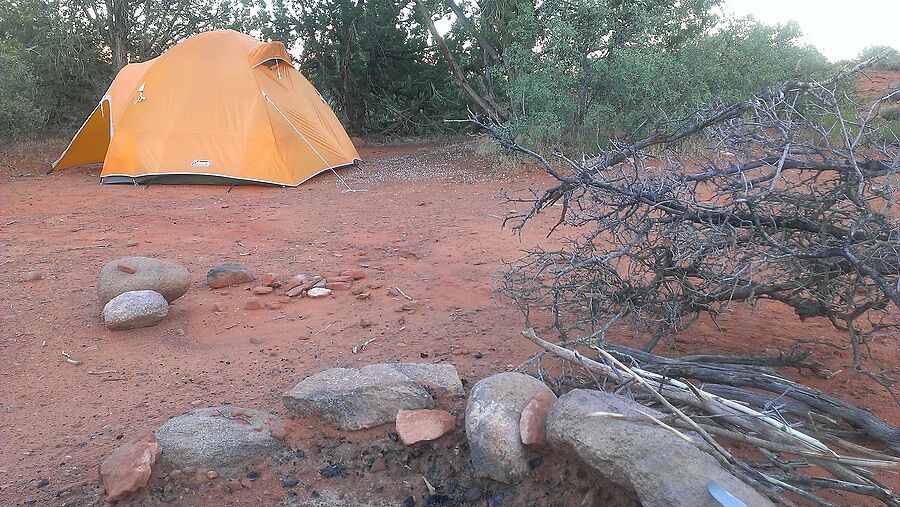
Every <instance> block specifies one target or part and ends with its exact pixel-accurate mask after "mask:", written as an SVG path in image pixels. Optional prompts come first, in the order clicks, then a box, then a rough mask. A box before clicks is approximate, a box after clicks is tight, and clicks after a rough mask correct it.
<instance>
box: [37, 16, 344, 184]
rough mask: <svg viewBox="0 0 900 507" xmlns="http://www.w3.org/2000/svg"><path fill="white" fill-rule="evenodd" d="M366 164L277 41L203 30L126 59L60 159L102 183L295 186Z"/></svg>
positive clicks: (57, 164)
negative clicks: (141, 58) (138, 58)
mask: <svg viewBox="0 0 900 507" xmlns="http://www.w3.org/2000/svg"><path fill="white" fill-rule="evenodd" d="M357 160H359V153H357V151H356V148H355V147H354V146H353V143H352V142H351V141H350V138H349V137H348V136H347V133H346V132H345V131H344V128H343V127H342V126H341V124H340V122H339V121H338V119H337V117H336V116H335V115H334V112H332V110H331V108H330V107H328V104H326V103H325V101H324V100H323V99H322V97H321V96H320V95H319V93H318V92H317V91H316V89H315V88H314V87H313V85H312V84H310V82H309V81H307V80H306V78H304V77H303V75H302V74H300V72H298V71H297V70H296V69H295V68H294V67H293V66H292V65H291V56H290V54H288V52H287V50H286V49H285V47H284V45H283V44H282V43H280V42H270V43H263V42H259V41H257V40H256V39H254V38H252V37H250V36H247V35H244V34H241V33H238V32H235V31H232V30H223V31H214V32H205V33H201V34H199V35H195V36H193V37H190V38H188V39H186V40H184V41H183V42H181V43H179V44H177V45H175V46H174V47H172V48H171V49H169V50H168V51H166V52H165V53H163V54H162V55H161V56H159V57H157V58H154V59H152V60H149V61H147V62H143V63H134V64H130V65H126V66H125V67H124V68H123V69H122V70H121V71H119V74H118V75H117V76H116V78H115V80H114V81H113V83H112V85H111V86H110V87H109V90H108V91H107V92H106V94H105V95H104V96H103V99H102V100H101V101H100V103H99V104H98V105H97V107H96V109H94V111H93V113H91V115H90V116H89V117H88V119H87V120H86V121H85V122H84V125H82V126H81V129H79V130H78V133H76V134H75V138H74V139H72V142H71V143H69V146H68V147H67V148H66V151H65V152H63V154H62V155H61V156H60V158H59V160H57V161H56V162H55V163H54V164H53V168H54V169H66V168H70V167H75V166H79V165H84V164H98V163H102V164H103V169H102V171H101V172H100V178H101V180H100V181H101V182H102V183H148V182H154V183H210V184H241V183H258V184H271V185H284V186H297V185H299V184H300V183H303V182H304V181H306V180H308V179H309V178H312V177H313V176H315V175H316V174H319V173H320V172H322V171H326V170H329V169H334V168H336V167H340V166H344V165H349V164H352V163H354V162H356V161H357Z"/></svg>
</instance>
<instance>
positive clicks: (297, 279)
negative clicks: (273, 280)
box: [282, 273, 310, 290]
mask: <svg viewBox="0 0 900 507" xmlns="http://www.w3.org/2000/svg"><path fill="white" fill-rule="evenodd" d="M309 281H310V278H309V275H307V274H305V273H299V274H296V275H294V276H292V277H290V278H288V279H287V281H286V282H284V285H283V286H282V287H283V288H284V289H287V290H291V289H293V288H294V287H298V286H300V285H303V284H305V283H308V282H309Z"/></svg>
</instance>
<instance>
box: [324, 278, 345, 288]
mask: <svg viewBox="0 0 900 507" xmlns="http://www.w3.org/2000/svg"><path fill="white" fill-rule="evenodd" d="M350 287H351V284H350V282H332V281H331V280H328V283H327V284H325V288H326V289H331V290H350Z"/></svg>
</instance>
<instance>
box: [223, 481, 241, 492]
mask: <svg viewBox="0 0 900 507" xmlns="http://www.w3.org/2000/svg"><path fill="white" fill-rule="evenodd" d="M225 486H226V487H227V488H228V490H229V491H237V490H239V489H241V482H240V481H239V480H237V479H228V482H226V483H225Z"/></svg>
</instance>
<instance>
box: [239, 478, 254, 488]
mask: <svg viewBox="0 0 900 507" xmlns="http://www.w3.org/2000/svg"><path fill="white" fill-rule="evenodd" d="M241 486H243V487H245V488H247V489H250V488H252V487H253V483H252V482H251V481H250V479H248V478H246V477H244V478H243V479H241Z"/></svg>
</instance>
